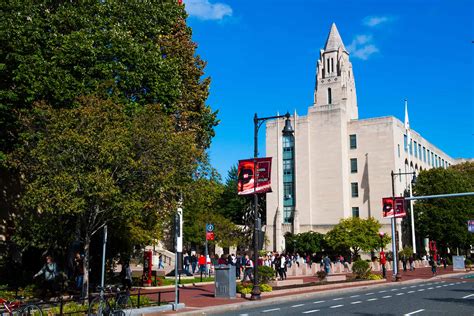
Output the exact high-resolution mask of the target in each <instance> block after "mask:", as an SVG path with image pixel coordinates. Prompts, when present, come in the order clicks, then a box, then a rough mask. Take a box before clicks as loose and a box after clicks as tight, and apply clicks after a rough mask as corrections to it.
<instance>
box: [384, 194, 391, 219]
mask: <svg viewBox="0 0 474 316" xmlns="http://www.w3.org/2000/svg"><path fill="white" fill-rule="evenodd" d="M382 204H383V213H384V216H386V214H387V213H388V212H391V211H393V198H391V197H390V198H383V199H382Z"/></svg>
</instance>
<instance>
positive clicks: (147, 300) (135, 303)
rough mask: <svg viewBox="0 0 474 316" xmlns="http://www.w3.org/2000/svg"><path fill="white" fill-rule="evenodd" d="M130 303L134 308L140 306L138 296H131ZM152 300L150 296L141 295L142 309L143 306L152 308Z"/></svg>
mask: <svg viewBox="0 0 474 316" xmlns="http://www.w3.org/2000/svg"><path fill="white" fill-rule="evenodd" d="M130 301H131V304H132V306H134V307H136V306H138V295H130ZM150 305H151V300H150V298H149V297H148V296H145V295H140V307H142V306H150Z"/></svg>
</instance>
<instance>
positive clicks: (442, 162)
mask: <svg viewBox="0 0 474 316" xmlns="http://www.w3.org/2000/svg"><path fill="white" fill-rule="evenodd" d="M441 167H443V168H444V159H441Z"/></svg>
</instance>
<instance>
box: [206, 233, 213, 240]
mask: <svg viewBox="0 0 474 316" xmlns="http://www.w3.org/2000/svg"><path fill="white" fill-rule="evenodd" d="M206 240H214V232H206Z"/></svg>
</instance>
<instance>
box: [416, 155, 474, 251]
mask: <svg viewBox="0 0 474 316" xmlns="http://www.w3.org/2000/svg"><path fill="white" fill-rule="evenodd" d="M413 190H414V193H415V195H417V196H422V195H437V194H446V193H461V192H473V191H474V163H472V162H467V163H464V164H460V165H455V166H453V167H450V168H448V169H443V168H436V169H430V170H424V171H422V172H420V174H419V176H418V178H417V182H416V184H415V186H414V188H413ZM414 211H415V213H414V215H415V225H416V230H417V232H418V234H420V235H421V236H423V237H425V238H429V239H431V240H435V241H437V243H438V248H439V249H440V250H441V251H442V252H443V253H445V252H446V251H447V249H448V248H450V249H451V251H454V250H455V249H456V248H458V247H459V248H460V249H464V250H466V249H468V248H469V247H470V245H472V244H474V236H473V235H472V234H470V233H469V232H468V230H467V221H468V220H469V219H472V218H473V217H474V197H472V196H470V197H456V198H443V199H430V200H420V201H417V202H416V203H415V205H414Z"/></svg>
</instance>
